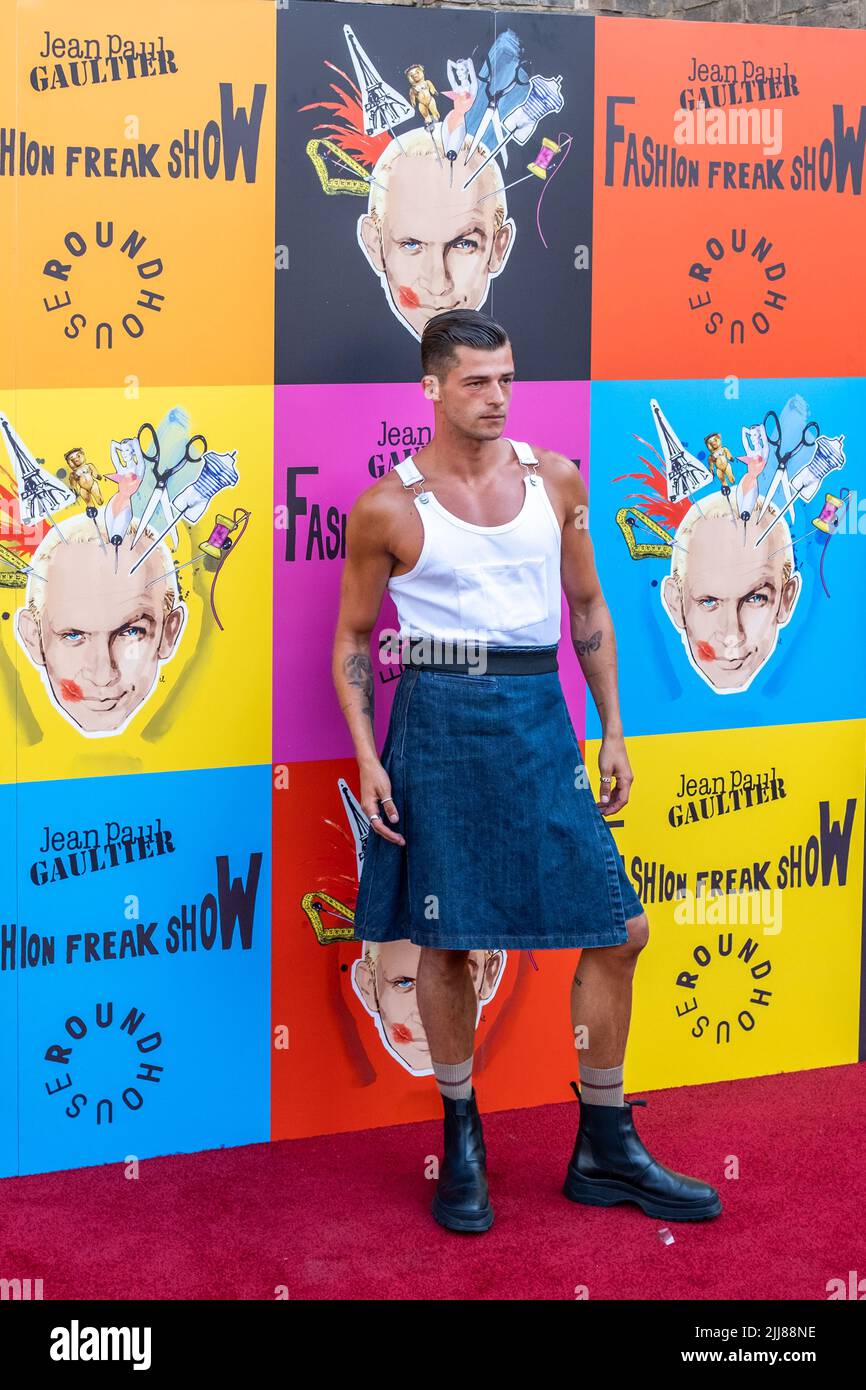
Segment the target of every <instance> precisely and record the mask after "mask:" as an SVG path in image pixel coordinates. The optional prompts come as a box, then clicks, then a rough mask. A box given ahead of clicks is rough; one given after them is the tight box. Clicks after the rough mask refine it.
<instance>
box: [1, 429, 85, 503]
mask: <svg viewBox="0 0 866 1390" xmlns="http://www.w3.org/2000/svg"><path fill="white" fill-rule="evenodd" d="M0 429H2V430H3V433H4V435H5V441H4V442H5V444H6V452H7V453H8V455H9V458H10V460H11V462H12V465H13V467H14V469H15V476H16V478H17V480H18V506H19V510H20V513H21V520H22V522H26V523H30V522H34V521H41V520H42V519H43V518H46V517H50V516H51V513H52V512H56V511H59V510H60V508H61V507H70V506H72V504H73V503H74V501H75V494H74V493H73V492H71V491H70V489H69V488H68V487H67V486H66V484H65V483H62V482H61V481H60V479H59V478H52V476H51V474H50V473H48V472H46V470H45V469H44V468H40V466H39V464H38V463H37V462H36V459H35V458H34V457H33V455H32V454H31V453H30V451H29V449H28V448H27V446H26V445H25V444H24V442H23V440H21V439H19V437H18V435H17V434H16V433H15V431H14V430H13V428H12V426H11V425H10V423H9V421H8V420H7V418H6V416H5V415H0Z"/></svg>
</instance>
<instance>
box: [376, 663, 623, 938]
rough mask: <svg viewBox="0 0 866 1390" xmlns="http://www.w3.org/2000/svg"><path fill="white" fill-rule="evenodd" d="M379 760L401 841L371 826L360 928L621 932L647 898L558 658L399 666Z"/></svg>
mask: <svg viewBox="0 0 866 1390" xmlns="http://www.w3.org/2000/svg"><path fill="white" fill-rule="evenodd" d="M381 760H382V765H383V766H384V768H385V770H386V772H387V773H388V776H389V778H390V781H391V792H392V795H393V797H394V800H395V802H396V804H397V809H398V811H399V813H400V819H399V821H397V822H396V823H394V825H393V827H392V828H393V829H395V830H398V831H399V832H400V834H402V835H403V836H404V837H405V840H406V844H405V845H398V844H394V843H392V842H390V841H388V840H384V839H383V838H382V837H381V835H377V834H376V832H375V831H373V830H371V831H370V833H369V835H368V836H367V842H366V847H365V853H364V863H363V868H362V872H361V881H360V885H359V889H358V901H357V905H356V909H355V920H354V935H355V939H356V940H359V941H361V940H363V941H401V940H407V939H408V940H410V941H413V942H415V943H416V944H417V945H419V946H433V947H441V948H442V949H446V950H474V949H485V948H486V949H489V950H496V949H498V948H501V947H505V948H507V947H509V946H510V947H511V948H512V949H515V950H520V949H532V950H539V949H544V948H545V947H548V948H558V949H562V948H564V947H582V946H587V947H597V946H619V945H622V944H623V943H624V942H625V941H627V940H628V932H627V930H626V925H625V924H626V920H627V919H628V918H631V917H636V916H639V915H640V914H641V913H642V912H643V908H642V906H641V903H640V899H639V898H638V896H637V894H636V893H635V891H634V888H633V887H632V885H631V882H630V881H629V878H628V876H627V874H626V872H625V868H624V865H623V862H622V859H621V858H620V855H619V852H618V850H617V848H616V844H615V842H614V838H613V835H612V834H611V831H610V827H609V826H608V824H607V822H606V820H605V819H604V817H603V816H602V814H601V812H600V810H599V809H598V807H597V805H596V802H595V796H596V793H595V790H594V786H597V783H598V777H597V775H594V776H592V777H591V778H590V777H589V776H588V775H587V772H586V769H585V767H584V762H583V759H582V757H581V755H580V748H579V747H578V743H577V737H576V735H575V732H574V728H573V726H572V723H571V718H570V716H569V713H568V706H567V705H566V703H565V696H564V695H563V692H562V686H561V684H560V680H559V673H558V671H556V670H554V671H548V672H544V673H543V674H532V675H529V674H523V673H521V674H520V675H495V676H494V675H490V674H484V675H474V674H472V675H463V674H456V673H453V672H449V671H447V670H445V669H438V670H429V669H423V668H419V667H412V666H407V667H404V668H403V670H402V672H401V674H400V676H399V678H398V680H397V688H396V690H395V692H394V703H393V706H392V708H391V719H390V724H389V727H388V733H387V736H386V739H385V744H384V747H383V749H382V755H381ZM389 804H390V803H389ZM383 819H384V821H385V824H386V825H389V826H390V825H391V822H389V821H388V820H387V819H386V818H385V817H384V815H383Z"/></svg>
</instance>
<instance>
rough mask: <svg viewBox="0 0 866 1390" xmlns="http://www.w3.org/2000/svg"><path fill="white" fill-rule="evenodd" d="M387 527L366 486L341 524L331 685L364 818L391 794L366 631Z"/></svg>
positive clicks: (384, 565) (384, 510) (373, 612)
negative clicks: (354, 764) (348, 738)
mask: <svg viewBox="0 0 866 1390" xmlns="http://www.w3.org/2000/svg"><path fill="white" fill-rule="evenodd" d="M388 530H389V504H388V501H387V499H386V498H383V496H382V493H381V491H380V490H379V489H376V488H370V489H368V490H367V491H366V492H364V493H362V494H361V496H360V497H359V498H358V500H357V502H356V503H355V505H354V507H353V508H352V510H351V512H350V513H349V518H348V522H347V524H346V561H345V564H344V566H343V574H342V578H341V582H340V610H339V614H338V617H337V627H336V632H335V634H334V648H333V654H332V661H331V673H332V676H333V681H334V688H335V690H336V692H337V698H338V699H339V701H340V708H341V709H342V711H343V714H344V716H345V719H346V723H347V724H348V726H349V732H350V733H351V735H352V742H353V743H354V745H355V756H356V758H357V759H358V769H359V772H360V774H361V805H362V806H363V807H364V810H365V811H366V813H367V815H368V816H372V815H379V816H381V814H382V810H381V807H380V804H379V803H380V802H383V801H384V798H385V797H390V793H391V785H390V782H389V780H388V777H387V774H386V773H385V770H384V768H383V767H382V764H381V762H380V761H379V754H378V752H377V750H376V735H375V731H374V726H373V714H374V705H375V676H374V672H373V661H372V658H371V655H370V635H371V633H372V631H373V628H374V627H375V625H376V620H377V618H378V616H379V610H380V608H381V606H382V598H383V596H384V593H385V589H386V586H387V583H388V578H389V576H390V574H391V569H392V567H393V564H394V556H393V555H392V554H391V552H390V550H389V549H388V543H387V536H388ZM384 810H385V814H386V815H388V816H389V818H390V819H391V820H392V821H396V820H397V818H398V814H399V813H398V808H396V807H395V805H394V803H393V802H392V801H388V802H387V804H386V805H385V807H384ZM373 829H374V830H376V832H377V833H378V834H380V835H382V836H383V837H384V838H385V839H388V840H392V841H394V842H395V843H398V844H405V840H404V839H403V837H402V835H399V834H396V833H395V832H394V831H392V830H389V829H388V827H387V826H386V825H385V824H384V822H383V821H382V820H377V821H376V822H374V824H373Z"/></svg>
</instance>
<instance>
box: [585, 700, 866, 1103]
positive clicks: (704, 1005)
mask: <svg viewBox="0 0 866 1390" xmlns="http://www.w3.org/2000/svg"><path fill="white" fill-rule="evenodd" d="M627 747H628V753H629V759H630V761H631V765H632V769H633V771H634V774H635V781H634V785H633V789H632V794H631V797H630V800H629V802H628V804H627V805H626V807H625V809H624V811H623V812H622V817H621V820H622V824H621V825H620V826H618V827H614V828H613V833H614V837H615V839H616V841H617V845H618V848H619V850H620V853H621V854H622V855H623V857H624V861H625V865H626V868H627V870H628V873H629V876H630V878H631V880H632V883H633V884H634V886H635V888H636V890H637V893H638V895H639V897H640V899H641V901H642V902H643V904H644V907H645V909H646V912H647V916H648V919H649V926H650V939H649V943H648V945H647V946H646V948H645V949H644V951H643V952H642V954H641V956H640V958H639V960H638V964H637V969H636V973H635V988H634V1007H633V1014H632V1025H631V1034H630V1038H629V1043H628V1050H627V1052H626V1089H627V1091H634V1090H639V1089H641V1088H663V1087H667V1086H688V1085H693V1084H695V1083H698V1082H704V1081H724V1080H730V1079H732V1078H734V1077H745V1076H764V1075H770V1074H773V1073H778V1072H785V1071H799V1070H803V1069H808V1068H812V1067H829V1066H837V1065H840V1064H843V1063H847V1062H856V1061H857V1042H858V1014H859V998H860V968H861V961H860V953H861V933H862V925H861V923H862V918H861V911H862V904H861V897H862V884H863V786H864V771H866V722H864V721H863V720H851V721H845V722H841V723H822V724H800V725H784V726H771V727H768V728H760V729H738V730H736V731H735V732H732V731H722V732H719V731H713V732H705V733H689V734H671V735H663V736H654V737H640V738H637V737H635V738H630V739H627ZM598 748H599V744H598V742H597V741H595V740H588V742H587V758H586V762H587V767H588V769H589V770H590V774H591V775H592V774H593V770H594V769H596V768H597V766H598Z"/></svg>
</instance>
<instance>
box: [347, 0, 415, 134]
mask: <svg viewBox="0 0 866 1390" xmlns="http://www.w3.org/2000/svg"><path fill="white" fill-rule="evenodd" d="M343 34H344V35H345V39H346V46H347V47H348V50H349V57H350V58H351V59H352V65H353V67H354V69H355V76H356V77H357V79H358V86H359V87H360V89H361V109H362V110H363V113H364V133H365V135H376V134H377V133H378V132H379V131H382V130H391V129H392V128H393V127H394V126H395V125H402V124H403V123H404V121H411V120H412V119H413V117H414V115H415V112H414V111H413V110H412V107H411V106H410V105H409V102H408V101H407V100H406V98H405V97H402V96H401V95H400V93H399V92H397V91H395V90H394V88H393V87H390V86H389V85H388V83H387V82H386V81H385V79H384V78H383V77H382V74H381V73H380V72H378V71H377V70H376V68H375V67H374V66H373V64H372V62H371V61H370V59H369V57H368V55H367V54H366V53H365V52H364V50H363V48H362V47H361V45H360V44H359V43H358V40H357V39H356V38H355V33H354V30H353V29H352V28H351V26H350V25H348V24H344V25H343Z"/></svg>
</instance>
